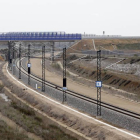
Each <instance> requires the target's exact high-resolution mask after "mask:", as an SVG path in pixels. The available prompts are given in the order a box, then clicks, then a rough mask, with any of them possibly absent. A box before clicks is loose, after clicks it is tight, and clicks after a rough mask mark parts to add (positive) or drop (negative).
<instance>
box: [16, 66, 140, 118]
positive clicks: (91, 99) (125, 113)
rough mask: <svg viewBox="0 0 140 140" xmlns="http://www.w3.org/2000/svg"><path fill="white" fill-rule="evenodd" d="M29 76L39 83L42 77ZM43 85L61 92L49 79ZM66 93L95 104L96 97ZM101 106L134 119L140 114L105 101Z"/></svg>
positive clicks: (69, 91)
mask: <svg viewBox="0 0 140 140" xmlns="http://www.w3.org/2000/svg"><path fill="white" fill-rule="evenodd" d="M16 67H17V68H18V69H19V67H18V65H17V63H16ZM22 69H23V70H24V71H22V73H23V74H25V75H27V76H28V73H27V70H26V69H25V68H24V67H23V66H22ZM30 76H31V78H32V79H34V80H36V81H38V82H40V83H41V82H42V79H41V78H40V77H38V76H36V75H34V74H31V75H30ZM45 85H47V86H49V87H51V88H54V89H57V90H59V91H61V92H63V90H62V87H61V86H58V85H56V84H53V83H51V82H49V81H45ZM66 94H70V95H72V96H74V97H77V98H79V99H82V100H85V101H88V102H90V103H93V104H97V100H96V99H93V98H90V97H87V96H85V95H81V94H79V93H76V92H74V91H71V90H67V91H66ZM101 106H102V107H105V108H107V109H110V110H113V111H116V112H119V113H122V114H124V115H127V116H130V117H133V118H136V119H140V114H138V113H135V112H132V111H129V110H126V109H123V108H120V107H117V106H114V105H111V104H108V103H105V102H101Z"/></svg>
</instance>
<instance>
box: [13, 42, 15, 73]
mask: <svg viewBox="0 0 140 140" xmlns="http://www.w3.org/2000/svg"><path fill="white" fill-rule="evenodd" d="M12 68H13V75H15V46H14V45H13V63H12Z"/></svg>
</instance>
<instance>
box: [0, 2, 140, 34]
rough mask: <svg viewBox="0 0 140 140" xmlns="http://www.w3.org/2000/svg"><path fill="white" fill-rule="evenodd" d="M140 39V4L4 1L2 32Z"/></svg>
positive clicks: (0, 11) (0, 18) (0, 13)
mask: <svg viewBox="0 0 140 140" xmlns="http://www.w3.org/2000/svg"><path fill="white" fill-rule="evenodd" d="M9 31H43V32H47V31H65V32H67V33H82V34H83V33H84V32H85V33H87V34H102V33H103V31H105V34H107V35H128V36H131V35H138V36H140V0H0V32H9Z"/></svg>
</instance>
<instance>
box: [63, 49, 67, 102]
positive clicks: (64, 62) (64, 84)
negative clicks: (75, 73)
mask: <svg viewBox="0 0 140 140" xmlns="http://www.w3.org/2000/svg"><path fill="white" fill-rule="evenodd" d="M66 88H67V81H66V48H63V103H64V102H66Z"/></svg>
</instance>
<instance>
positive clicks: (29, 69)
mask: <svg viewBox="0 0 140 140" xmlns="http://www.w3.org/2000/svg"><path fill="white" fill-rule="evenodd" d="M30 46H31V45H30V44H29V45H28V64H27V67H28V85H30V74H31V63H30Z"/></svg>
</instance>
